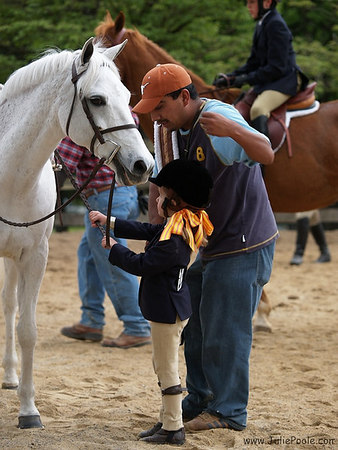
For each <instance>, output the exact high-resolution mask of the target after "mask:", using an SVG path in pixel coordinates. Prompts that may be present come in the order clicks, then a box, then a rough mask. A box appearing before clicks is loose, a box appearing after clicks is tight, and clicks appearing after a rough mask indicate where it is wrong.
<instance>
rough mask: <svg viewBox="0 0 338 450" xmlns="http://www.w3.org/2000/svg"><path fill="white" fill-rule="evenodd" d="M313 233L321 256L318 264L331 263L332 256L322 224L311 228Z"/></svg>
mask: <svg viewBox="0 0 338 450" xmlns="http://www.w3.org/2000/svg"><path fill="white" fill-rule="evenodd" d="M310 229H311V233H312V236H313V238H314V240H315V241H316V244H317V245H318V247H319V250H320V256H319V258H318V259H317V260H316V262H317V263H325V262H330V261H331V255H330V252H329V249H328V246H327V243H326V238H325V232H324V227H323V224H322V223H318V224H317V225H313V226H312V227H311V228H310Z"/></svg>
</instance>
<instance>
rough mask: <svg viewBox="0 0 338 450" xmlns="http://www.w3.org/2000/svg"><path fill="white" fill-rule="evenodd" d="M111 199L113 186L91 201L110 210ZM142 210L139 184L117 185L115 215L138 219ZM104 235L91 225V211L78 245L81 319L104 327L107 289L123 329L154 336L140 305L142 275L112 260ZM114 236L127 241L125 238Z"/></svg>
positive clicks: (99, 208)
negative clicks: (104, 245) (139, 276)
mask: <svg viewBox="0 0 338 450" xmlns="http://www.w3.org/2000/svg"><path fill="white" fill-rule="evenodd" d="M108 199H109V190H107V191H103V192H98V193H97V194H93V195H91V196H90V197H89V198H88V202H89V204H90V207H91V208H92V209H93V210H97V211H101V212H102V213H103V214H107V207H108ZM138 214H139V209H138V201H137V189H136V187H135V186H132V187H116V188H115V190H114V196H113V204H112V212H111V215H112V216H115V217H120V218H121V219H136V218H137V217H138ZM112 235H113V234H112ZM102 237H103V236H102V233H101V231H100V230H99V229H98V228H93V227H92V226H91V223H90V220H89V215H88V212H87V213H86V215H85V232H84V235H83V236H82V240H81V242H80V245H79V248H78V282H79V293H80V298H81V302H82V306H81V309H82V316H81V320H80V323H81V324H83V325H86V326H88V327H92V328H98V329H102V328H103V326H104V325H105V320H104V306H103V303H104V297H105V292H107V294H108V296H109V298H110V300H111V302H112V304H113V306H114V308H115V311H116V314H117V317H118V318H119V319H120V320H121V321H122V322H123V325H124V329H123V332H124V333H126V334H128V335H132V336H150V325H149V323H148V321H147V320H146V319H144V317H143V316H142V313H141V310H140V308H139V306H138V289H139V283H138V279H137V277H136V276H134V275H131V274H129V273H127V272H125V271H124V270H122V269H120V268H119V267H116V266H113V265H112V264H110V262H109V260H108V255H109V250H106V249H104V248H103V247H102V246H101V241H102ZM114 238H115V239H116V240H117V241H118V242H119V243H121V244H123V245H127V242H126V240H125V239H118V238H116V237H114Z"/></svg>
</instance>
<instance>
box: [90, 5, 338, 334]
mask: <svg viewBox="0 0 338 450" xmlns="http://www.w3.org/2000/svg"><path fill="white" fill-rule="evenodd" d="M95 33H96V36H98V37H99V38H100V39H102V41H103V43H104V45H106V46H108V47H109V46H111V45H116V44H117V43H119V42H121V41H122V40H124V39H128V44H127V45H126V47H125V49H124V51H123V52H122V53H121V54H120V55H119V56H118V57H117V59H116V60H115V62H116V65H117V66H118V67H119V69H120V73H121V78H122V81H123V83H124V84H125V85H126V86H127V87H128V89H129V90H130V91H131V93H132V105H135V104H136V103H137V102H138V101H139V100H140V98H141V93H140V86H141V82H142V79H143V76H144V75H145V73H146V72H148V70H150V69H152V68H153V67H154V66H155V65H156V64H161V63H162V64H163V63H168V62H171V63H177V61H175V60H174V59H173V58H172V57H171V56H170V55H169V54H168V53H167V52H166V51H165V50H163V49H162V48H160V47H159V46H158V45H157V44H155V43H154V42H152V41H150V40H149V39H148V38H146V37H145V36H143V35H142V34H141V33H139V32H138V31H137V30H136V29H134V30H131V29H126V28H125V16H124V14H123V12H120V13H119V14H118V16H117V17H116V20H115V21H113V20H112V18H111V15H110V13H109V12H107V14H106V17H105V20H104V21H103V22H101V23H100V25H99V26H98V27H97V28H96V30H95ZM187 70H188V72H189V74H190V76H191V78H192V80H193V83H194V84H195V86H196V88H197V91H198V92H199V94H200V95H203V96H205V97H208V98H218V99H220V100H222V101H224V102H227V103H233V102H234V100H235V99H236V98H237V96H238V95H239V93H240V90H239V89H222V90H219V89H216V88H215V87H214V86H210V85H207V84H206V83H205V82H204V81H203V80H202V79H201V78H200V77H198V76H197V75H196V74H194V73H193V72H191V71H190V70H189V69H187ZM140 123H141V127H142V129H143V130H144V132H145V133H146V135H147V136H148V137H149V138H150V139H151V140H152V139H153V124H152V122H151V119H150V117H149V115H141V116H140ZM289 132H290V137H291V142H292V149H293V157H292V158H290V157H289V156H288V152H287V148H286V144H284V145H283V146H282V147H281V149H280V150H279V151H278V152H277V154H276V156H275V161H274V163H273V164H272V165H271V166H267V167H266V168H265V171H264V175H265V182H266V186H267V190H268V194H269V198H270V201H271V205H272V208H273V210H274V211H275V212H297V211H306V210H309V209H317V208H324V207H326V206H329V205H331V204H333V203H335V202H336V201H337V200H338V101H332V102H328V103H323V104H322V105H321V106H320V108H319V110H318V111H317V112H316V113H314V114H311V115H308V116H304V117H297V118H293V119H292V120H291V124H290V128H289ZM261 300H262V302H263V304H262V302H260V306H259V310H258V316H257V320H256V328H258V329H260V330H263V329H265V330H266V331H271V327H270V324H269V323H268V321H267V317H266V316H267V315H268V314H269V312H270V310H271V305H270V302H269V299H268V297H267V295H266V294H265V292H263V294H262V299H261Z"/></svg>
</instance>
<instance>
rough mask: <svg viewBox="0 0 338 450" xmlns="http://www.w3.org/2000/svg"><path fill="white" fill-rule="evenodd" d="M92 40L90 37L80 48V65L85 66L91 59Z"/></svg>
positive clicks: (92, 50)
mask: <svg viewBox="0 0 338 450" xmlns="http://www.w3.org/2000/svg"><path fill="white" fill-rule="evenodd" d="M93 40H94V38H93V37H91V38H89V39H88V40H87V41H86V42H85V44H84V46H83V48H82V52H81V65H84V64H87V63H88V62H89V60H90V58H91V57H92V54H93V52H94V44H93Z"/></svg>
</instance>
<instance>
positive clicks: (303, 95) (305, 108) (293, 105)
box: [234, 82, 319, 156]
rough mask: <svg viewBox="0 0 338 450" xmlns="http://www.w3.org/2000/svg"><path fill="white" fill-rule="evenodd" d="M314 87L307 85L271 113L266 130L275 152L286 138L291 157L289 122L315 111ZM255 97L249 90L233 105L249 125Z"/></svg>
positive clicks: (317, 104) (314, 85) (251, 90)
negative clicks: (293, 118)
mask: <svg viewBox="0 0 338 450" xmlns="http://www.w3.org/2000/svg"><path fill="white" fill-rule="evenodd" d="M316 85H317V83H316V82H314V83H311V84H309V85H308V86H307V87H306V88H305V89H304V90H303V91H300V92H298V93H297V94H296V95H294V96H293V97H290V98H289V99H288V100H287V101H286V102H285V103H283V104H282V105H281V106H279V107H278V108H276V109H275V110H274V111H272V112H271V115H270V118H269V120H268V129H269V138H270V141H271V146H272V148H273V150H274V151H275V152H276V151H277V150H279V149H280V147H281V146H282V145H283V143H284V140H285V138H286V139H287V141H288V147H289V155H290V156H291V154H290V152H291V142H290V138H289V132H288V127H289V123H290V120H291V118H292V117H294V116H305V115H307V114H312V113H313V112H315V111H317V109H318V107H319V103H318V102H316V98H315V87H316ZM256 97H257V94H255V92H254V91H253V88H251V89H249V90H248V91H247V92H246V93H245V94H244V96H243V97H240V98H239V99H238V100H237V101H236V102H235V104H234V106H235V108H236V109H237V110H238V111H239V112H240V113H241V114H242V116H243V117H244V119H245V120H246V121H247V122H249V123H250V108H251V105H252V104H253V102H254V100H255V98H256Z"/></svg>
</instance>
